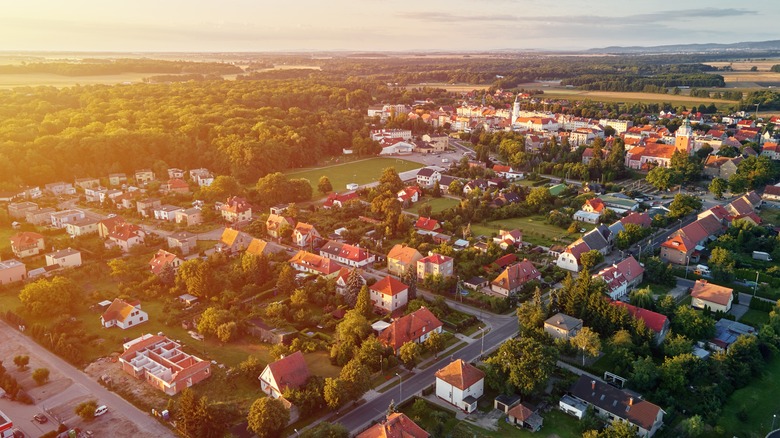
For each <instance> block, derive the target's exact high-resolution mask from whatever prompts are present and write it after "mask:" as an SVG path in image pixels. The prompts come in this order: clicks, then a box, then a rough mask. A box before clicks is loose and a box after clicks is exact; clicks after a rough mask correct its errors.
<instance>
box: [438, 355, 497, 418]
mask: <svg viewBox="0 0 780 438" xmlns="http://www.w3.org/2000/svg"><path fill="white" fill-rule="evenodd" d="M484 390H485V373H484V372H483V371H482V370H480V369H479V368H477V367H475V366H474V365H471V364H469V363H466V362H464V361H463V359H458V360H456V361H454V362H451V363H450V364H449V365H447V366H446V367H444V368H442V369H440V370H439V371H436V396H437V397H439V398H440V399H442V400H444V401H446V402H447V403H449V404H451V405H453V406H456V407H457V408H458V409H462V410H464V411H466V412H467V413H471V412H474V410H476V409H477V401H478V400H479V398H480V397H482V393H483V392H484Z"/></svg>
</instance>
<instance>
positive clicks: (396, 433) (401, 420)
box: [355, 412, 431, 438]
mask: <svg viewBox="0 0 780 438" xmlns="http://www.w3.org/2000/svg"><path fill="white" fill-rule="evenodd" d="M430 436H431V434H429V433H428V432H426V431H425V430H423V428H422V427H420V426H418V425H417V423H415V422H414V421H412V420H411V419H410V418H409V417H407V416H406V414H404V413H401V412H393V413H391V414H389V415H388V416H387V417H385V419H384V420H382V421H380V422H379V423H376V424H374V425H372V426H371V427H369V428H368V429H366V430H364V431H363V432H360V433H359V434H357V435H356V436H355V438H429V437H430Z"/></svg>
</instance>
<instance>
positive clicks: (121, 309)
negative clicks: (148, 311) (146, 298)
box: [101, 298, 140, 322]
mask: <svg viewBox="0 0 780 438" xmlns="http://www.w3.org/2000/svg"><path fill="white" fill-rule="evenodd" d="M137 305H140V303H139V302H137V301H136V302H134V303H128V302H126V301H125V300H122V299H119V298H115V299H114V301H113V302H112V303H111V305H110V306H108V309H106V311H105V312H103V315H102V316H101V318H103V321H104V322H108V321H124V320H125V319H127V317H128V316H129V315H130V313H132V311H133V310H134V309H135V306H137Z"/></svg>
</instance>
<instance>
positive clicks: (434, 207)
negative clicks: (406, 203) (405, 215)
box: [406, 197, 460, 214]
mask: <svg viewBox="0 0 780 438" xmlns="http://www.w3.org/2000/svg"><path fill="white" fill-rule="evenodd" d="M458 204H460V201H458V200H457V199H452V198H428V197H426V198H423V200H421V201H419V202H417V203H416V204H414V205H412V206H411V207H409V208H407V209H406V211H409V212H412V213H416V214H418V213H419V211H420V207H422V206H423V205H430V206H431V211H432V212H433V213H438V212H440V211H444V210H446V209H448V208H452V207H454V206H456V205H458Z"/></svg>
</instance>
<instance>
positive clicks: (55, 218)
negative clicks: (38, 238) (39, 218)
mask: <svg viewBox="0 0 780 438" xmlns="http://www.w3.org/2000/svg"><path fill="white" fill-rule="evenodd" d="M84 217H85V215H84V212H83V211H81V210H62V211H58V212H56V213H52V214H51V226H52V227H54V228H65V225H67V224H69V223H71V222H76V221H77V220H81V219H84Z"/></svg>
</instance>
